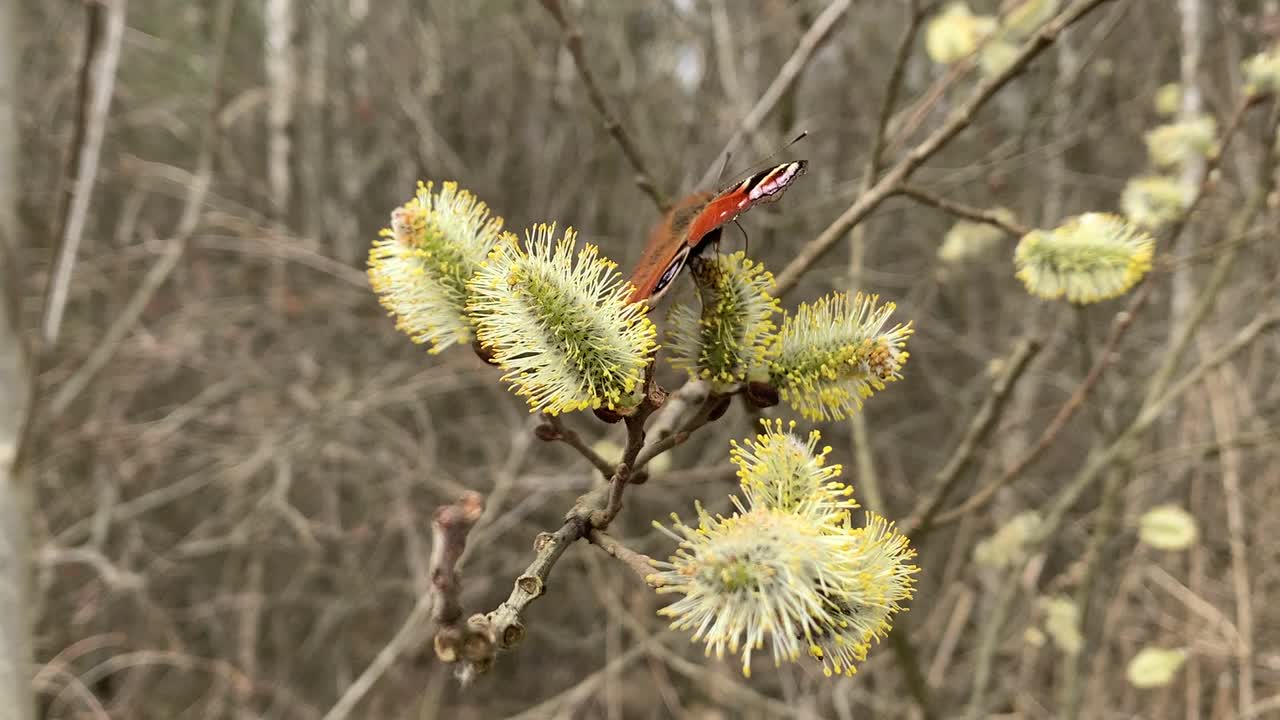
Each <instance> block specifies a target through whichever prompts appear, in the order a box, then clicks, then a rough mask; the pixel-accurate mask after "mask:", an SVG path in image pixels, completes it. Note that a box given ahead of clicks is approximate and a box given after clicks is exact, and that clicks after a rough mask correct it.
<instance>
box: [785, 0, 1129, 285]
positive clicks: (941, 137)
mask: <svg viewBox="0 0 1280 720" xmlns="http://www.w3.org/2000/svg"><path fill="white" fill-rule="evenodd" d="M1112 1H1113V0H1079V2H1076V3H1075V4H1074V5H1072V6H1070V7H1069V8H1067V9H1066V10H1065V11H1064V12H1062V13H1061V14H1060V15H1058V16H1057V17H1056V18H1054V19H1053V21H1052V22H1050V23H1048V24H1046V25H1045V26H1044V27H1042V28H1041V29H1040V30H1039V31H1038V32H1037V33H1036V34H1035V35H1033V36H1032V37H1031V39H1030V40H1028V41H1027V42H1026V43H1024V44H1023V45H1022V47H1021V48H1020V49H1019V50H1018V53H1017V55H1016V56H1014V57H1013V58H1012V59H1011V61H1010V63H1009V65H1008V66H1007V67H1006V68H1005V69H1004V70H1003V71H1002V72H1000V73H997V74H995V75H993V76H991V77H990V78H988V79H986V80H984V81H982V82H981V83H979V84H978V86H977V87H976V88H974V90H973V92H972V93H970V95H969V97H968V99H966V100H965V101H964V102H963V103H961V104H960V106H959V107H957V108H956V110H955V111H953V112H952V113H951V116H950V117H949V118H948V119H947V121H946V122H944V123H943V124H942V126H941V127H939V128H938V129H937V130H935V131H934V132H933V133H932V134H930V135H929V136H928V137H927V138H925V139H924V140H923V141H921V142H920V144H918V145H916V146H915V147H914V148H912V149H911V150H910V151H908V152H907V154H906V155H904V156H903V157H902V159H901V160H899V161H898V162H897V163H896V164H895V165H894V166H893V168H892V169H890V170H889V172H888V173H887V174H885V176H884V177H882V178H881V179H880V180H879V181H877V182H876V183H875V185H873V186H872V187H871V189H870V190H868V191H867V192H865V193H862V194H861V195H859V196H858V199H857V200H855V201H854V203H853V205H851V206H849V208H848V209H847V210H845V211H844V212H843V213H842V214H841V215H840V216H839V217H838V218H836V219H835V220H834V221H833V222H832V223H831V225H829V226H828V227H827V228H826V229H825V230H823V231H822V232H821V233H820V234H819V235H818V236H817V237H816V238H814V239H813V240H810V241H809V242H808V243H807V244H806V245H805V246H804V247H802V248H800V250H799V252H797V253H796V256H795V258H794V259H793V260H792V261H791V262H790V263H788V264H787V266H786V267H785V268H783V270H782V272H780V273H778V275H777V279H778V283H777V288H778V289H777V294H778V295H782V294H784V293H787V292H789V291H790V290H791V289H792V288H794V287H795V285H796V283H798V282H799V281H800V278H801V276H802V275H804V273H805V272H807V271H808V269H809V268H810V267H811V266H812V265H813V264H814V263H816V262H817V261H818V260H819V259H821V258H822V256H823V255H825V254H826V253H827V251H828V250H830V249H831V247H832V246H834V245H835V244H836V242H837V241H839V240H840V238H842V237H844V235H845V233H847V232H848V231H849V229H850V228H852V227H854V226H855V225H857V224H858V223H860V222H862V220H864V219H865V218H866V217H867V216H868V215H870V214H871V213H872V212H873V211H875V209H876V208H878V207H880V204H881V203H883V202H884V201H885V200H886V199H888V198H889V197H891V196H892V195H894V194H896V193H897V192H898V191H899V189H900V188H901V186H902V185H903V184H904V183H905V182H906V181H907V180H908V179H910V177H911V175H912V173H914V172H915V171H916V170H917V169H918V168H919V167H920V166H921V165H923V164H924V163H925V161H927V160H928V159H929V158H931V157H933V156H934V155H935V154H936V153H937V152H938V151H939V150H941V149H942V148H943V147H945V146H946V145H947V143H949V142H950V141H951V139H952V138H954V137H955V136H956V135H958V134H960V132H961V131H962V130H964V129H965V128H967V127H968V126H969V124H970V123H972V122H973V117H974V115H975V114H976V113H977V111H978V110H979V109H980V108H982V107H983V106H984V105H986V104H987V101H989V100H990V99H991V98H992V97H994V96H995V94H996V93H997V92H998V91H999V90H1000V89H1001V88H1003V87H1004V86H1005V85H1007V84H1008V83H1009V81H1011V80H1013V78H1014V77H1016V76H1017V75H1018V74H1020V73H1021V72H1022V71H1023V70H1024V69H1025V68H1026V66H1027V65H1028V64H1029V63H1030V62H1031V61H1032V60H1033V59H1035V58H1036V56H1038V55H1039V54H1040V53H1041V52H1043V51H1044V50H1045V48H1047V47H1049V46H1050V45H1052V44H1053V42H1054V41H1055V40H1056V39H1057V37H1058V35H1059V34H1060V33H1061V32H1062V31H1063V30H1065V29H1066V28H1068V27H1070V26H1071V25H1072V24H1074V23H1075V22H1077V21H1079V20H1081V19H1082V18H1084V16H1085V15H1087V14H1089V12H1090V11H1091V10H1093V9H1095V8H1097V7H1098V6H1100V5H1102V4H1104V3H1107V2H1112Z"/></svg>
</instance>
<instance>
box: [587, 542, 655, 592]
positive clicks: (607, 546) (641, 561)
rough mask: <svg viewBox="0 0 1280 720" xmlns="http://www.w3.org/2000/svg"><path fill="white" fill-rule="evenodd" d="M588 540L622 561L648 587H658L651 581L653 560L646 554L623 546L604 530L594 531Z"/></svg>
mask: <svg viewBox="0 0 1280 720" xmlns="http://www.w3.org/2000/svg"><path fill="white" fill-rule="evenodd" d="M587 539H588V540H590V541H591V544H592V545H595V546H596V547H598V548H600V549H601V550H603V551H605V552H606V553H609V554H610V555H612V556H613V557H615V558H617V559H618V560H621V561H622V563H623V564H624V565H626V566H627V567H628V568H630V569H631V571H632V572H634V573H635V574H636V575H637V576H639V578H640V579H641V580H642V581H643V582H644V583H645V584H646V585H653V586H654V587H657V585H656V584H655V583H654V582H653V581H652V580H651V579H650V578H651V576H652V575H653V571H654V568H653V558H651V557H649V556H648V555H645V554H644V553H639V552H636V551H635V550H632V549H631V548H629V547H627V546H626V545H623V544H622V543H621V542H619V541H618V539H617V538H615V537H614V536H612V535H610V534H608V533H606V532H604V531H603V530H596V529H592V530H591V532H590V533H588V534H587Z"/></svg>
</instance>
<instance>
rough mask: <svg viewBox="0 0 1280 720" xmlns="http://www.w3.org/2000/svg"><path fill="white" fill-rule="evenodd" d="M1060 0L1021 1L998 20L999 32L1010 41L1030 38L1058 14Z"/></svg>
mask: <svg viewBox="0 0 1280 720" xmlns="http://www.w3.org/2000/svg"><path fill="white" fill-rule="evenodd" d="M1061 4H1062V0H1022V2H1020V3H1018V5H1017V6H1016V7H1014V8H1013V9H1012V10H1010V11H1009V12H1008V13H1007V14H1006V15H1005V16H1004V17H1003V18H1001V20H1000V30H1001V32H1002V33H1003V34H1004V35H1005V36H1006V37H1008V38H1009V39H1010V40H1014V41H1020V40H1023V39H1025V38H1028V37H1030V36H1031V34H1032V33H1034V32H1035V31H1037V30H1039V29H1040V26H1042V25H1044V24H1045V23H1047V22H1049V21H1050V20H1052V19H1053V16H1054V15H1057V14H1058V6H1059V5H1061Z"/></svg>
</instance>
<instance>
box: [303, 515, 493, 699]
mask: <svg viewBox="0 0 1280 720" xmlns="http://www.w3.org/2000/svg"><path fill="white" fill-rule="evenodd" d="M483 512H484V497H482V496H481V495H480V494H479V493H476V492H468V493H467V494H465V495H463V496H462V497H461V498H459V499H458V502H456V503H454V504H453V505H441V506H440V507H438V508H436V511H435V514H434V515H433V516H432V518H431V585H432V589H431V592H430V593H427V594H425V595H422V596H421V597H419V598H418V601H417V602H416V603H415V604H414V606H413V609H412V610H411V611H409V615H408V617H406V618H405V620H404V622H403V623H401V625H400V629H399V630H397V631H396V634H395V635H393V636H392V637H391V640H389V641H388V642H387V644H386V645H384V646H382V649H381V650H379V651H378V654H377V655H375V656H374V658H373V662H371V663H369V665H368V666H367V667H365V669H364V671H363V672H361V673H360V676H359V677H357V678H356V680H355V682H353V683H351V685H349V686H348V687H347V689H346V690H344V691H343V693H342V696H341V697H340V698H338V702H336V703H334V705H333V707H331V708H329V712H327V713H325V715H324V720H342V719H343V718H346V717H347V716H349V715H350V714H351V711H352V710H354V709H355V707H356V705H357V704H358V703H359V702H360V701H361V700H362V699H364V696H365V695H367V694H368V692H369V690H371V689H372V688H373V686H374V684H375V683H377V682H378V680H379V679H381V678H382V676H383V675H384V674H385V673H386V672H387V670H389V669H390V668H391V666H392V665H393V664H395V662H396V660H397V659H399V657H400V655H401V654H403V653H404V652H405V651H407V650H409V649H410V648H412V647H414V646H415V645H416V644H417V643H418V641H419V639H420V638H421V637H422V630H423V626H424V625H425V624H426V623H427V622H428V621H430V622H432V623H434V624H435V626H436V630H437V632H436V639H435V643H434V645H435V649H436V654H437V655H438V656H440V658H441V659H442V660H445V661H446V662H450V661H451V659H450V656H449V653H453V655H452V658H453V659H456V658H457V655H458V654H460V653H461V652H465V650H466V648H465V647H464V644H465V643H466V642H467V641H468V640H470V639H471V638H468V637H467V636H466V634H464V633H463V632H461V631H456V630H457V628H456V627H455V626H456V624H457V621H458V619H459V618H460V617H461V616H462V606H461V604H460V603H459V602H458V593H459V591H460V589H461V585H460V583H459V581H458V574H457V569H456V565H457V562H458V558H460V557H461V556H462V551H463V548H465V547H466V544H467V533H469V532H470V531H471V528H472V527H473V526H474V525H475V523H476V521H477V520H479V519H480V515H481V514H482V513H483ZM450 629H452V630H455V631H456V632H447V631H448V630H450Z"/></svg>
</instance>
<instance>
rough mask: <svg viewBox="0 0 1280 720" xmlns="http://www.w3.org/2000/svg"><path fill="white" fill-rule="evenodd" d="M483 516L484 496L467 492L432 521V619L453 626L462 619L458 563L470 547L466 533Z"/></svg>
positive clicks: (436, 513) (439, 511) (439, 510)
mask: <svg viewBox="0 0 1280 720" xmlns="http://www.w3.org/2000/svg"><path fill="white" fill-rule="evenodd" d="M483 513H484V496H483V495H481V494H480V493H478V492H474V491H472V492H468V493H466V494H465V495H463V496H462V497H461V498H459V499H458V501H457V502H456V503H454V504H453V505H441V506H440V507H438V508H436V511H435V514H434V515H432V517H431V560H430V564H429V566H428V567H430V573H431V592H432V593H433V594H434V595H435V601H434V605H433V607H432V611H431V619H432V620H434V621H435V622H436V623H437V624H439V625H453V624H454V623H456V622H457V621H458V618H460V617H461V616H462V604H461V603H460V602H459V600H458V595H459V593H460V592H461V589H462V586H461V583H460V582H459V579H458V570H457V563H458V558H460V557H462V551H463V549H464V548H466V546H467V533H469V532H471V528H472V526H474V525H475V524H476V521H477V520H479V519H480V515H481V514H483Z"/></svg>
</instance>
